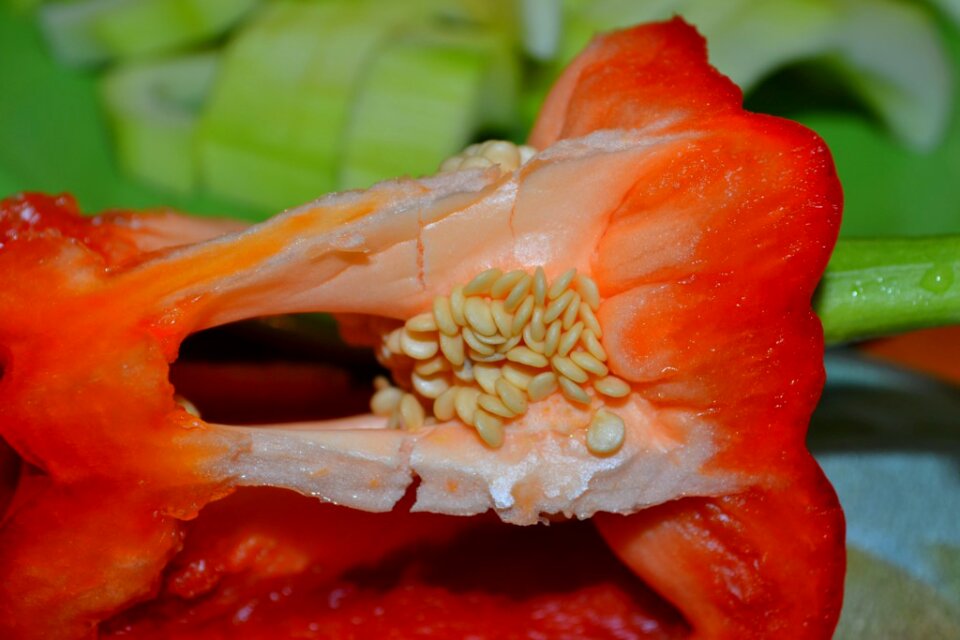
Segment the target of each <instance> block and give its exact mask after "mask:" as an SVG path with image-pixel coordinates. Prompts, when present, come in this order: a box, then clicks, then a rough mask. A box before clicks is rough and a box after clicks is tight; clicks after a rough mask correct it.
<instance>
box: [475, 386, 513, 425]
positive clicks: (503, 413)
mask: <svg viewBox="0 0 960 640" xmlns="http://www.w3.org/2000/svg"><path fill="white" fill-rule="evenodd" d="M477 404H478V405H479V406H480V408H481V409H483V410H484V411H486V412H488V413H492V414H493V415H495V416H500V417H501V418H507V419H508V420H509V419H510V418H515V417H516V416H517V414H516V413H514V412H513V411H511V410H510V409H509V408H507V405H505V404H503V401H502V400H501V399H500V398H498V397H497V396H494V395H490V394H489V393H483V394H480V397H479V398H478V399H477Z"/></svg>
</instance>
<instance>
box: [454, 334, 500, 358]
mask: <svg viewBox="0 0 960 640" xmlns="http://www.w3.org/2000/svg"><path fill="white" fill-rule="evenodd" d="M461 335H462V336H463V339H464V341H465V342H466V343H467V345H468V346H469V347H470V348H471V349H473V350H474V351H476V352H477V353H479V354H480V355H482V356H492V355H493V354H494V353H496V351H497V350H496V349H495V348H493V347H492V346H490V345H489V344H484V343H482V342H480V341H479V340H477V336H476V334H475V333H474V332H473V331H471V330H470V329H468V328H467V327H464V328H463V332H462V333H461Z"/></svg>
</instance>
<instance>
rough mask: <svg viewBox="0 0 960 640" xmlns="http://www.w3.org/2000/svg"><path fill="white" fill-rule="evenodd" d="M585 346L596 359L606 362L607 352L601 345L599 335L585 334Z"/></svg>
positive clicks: (585, 332)
mask: <svg viewBox="0 0 960 640" xmlns="http://www.w3.org/2000/svg"><path fill="white" fill-rule="evenodd" d="M582 340H583V346H584V347H586V348H587V351H589V352H590V355H592V356H593V357H594V358H596V359H597V360H600V361H606V359H607V352H606V350H605V349H604V348H603V345H602V344H600V341H599V340H597V335H596V334H595V333H594V332H593V331H592V330H591V331H584V332H583V338H582Z"/></svg>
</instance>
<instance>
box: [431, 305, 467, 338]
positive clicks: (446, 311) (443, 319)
mask: <svg viewBox="0 0 960 640" xmlns="http://www.w3.org/2000/svg"><path fill="white" fill-rule="evenodd" d="M433 319H434V320H435V321H436V323H437V328H439V329H440V332H441V333H445V334H447V335H448V336H455V335H457V333H459V332H460V327H458V326H457V321H456V320H454V319H453V311H452V310H451V309H450V299H449V298H447V297H446V296H439V297H437V298H434V300H433Z"/></svg>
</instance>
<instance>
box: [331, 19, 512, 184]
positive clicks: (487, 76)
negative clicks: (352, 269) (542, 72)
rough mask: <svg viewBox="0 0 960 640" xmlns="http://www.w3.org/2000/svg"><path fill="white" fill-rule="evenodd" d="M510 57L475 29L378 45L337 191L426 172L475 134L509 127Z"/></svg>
mask: <svg viewBox="0 0 960 640" xmlns="http://www.w3.org/2000/svg"><path fill="white" fill-rule="evenodd" d="M516 59H517V56H516V54H515V52H514V50H513V44H512V42H511V41H509V39H507V38H505V37H503V36H502V34H499V33H496V32H491V31H485V30H481V29H477V28H471V29H461V30H455V29H446V30H444V31H439V30H436V29H434V30H420V31H419V32H416V33H413V32H411V33H408V34H407V35H405V36H402V37H399V38H396V39H394V40H392V41H391V42H390V43H388V44H387V45H385V46H384V47H383V48H382V49H381V50H380V51H379V52H378V56H377V58H376V61H375V62H374V63H373V64H372V66H371V68H370V70H369V71H368V73H367V75H366V77H365V78H364V80H363V84H362V86H361V88H360V91H359V93H358V95H357V99H356V102H355V104H354V107H353V114H352V116H351V119H350V122H349V124H348V127H347V132H346V137H345V141H344V148H343V159H342V163H341V173H340V184H339V186H340V187H341V188H357V187H366V186H369V185H370V184H372V183H374V182H376V181H377V180H382V179H385V178H389V177H392V176H395V175H401V174H412V175H422V174H430V173H433V172H435V171H436V170H437V167H438V166H439V164H440V163H441V162H442V161H443V159H444V158H446V157H447V156H450V155H452V154H454V153H457V152H458V151H460V150H462V148H463V147H464V146H465V145H466V144H467V143H468V142H470V140H471V139H472V138H473V136H474V135H475V134H476V132H477V131H478V130H479V129H482V128H485V127H486V128H493V127H501V128H505V127H508V126H510V125H511V124H512V123H514V122H515V121H516V117H517V111H518V106H517V102H518V98H517V93H518V83H519V80H518V76H519V68H518V66H517V63H516Z"/></svg>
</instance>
